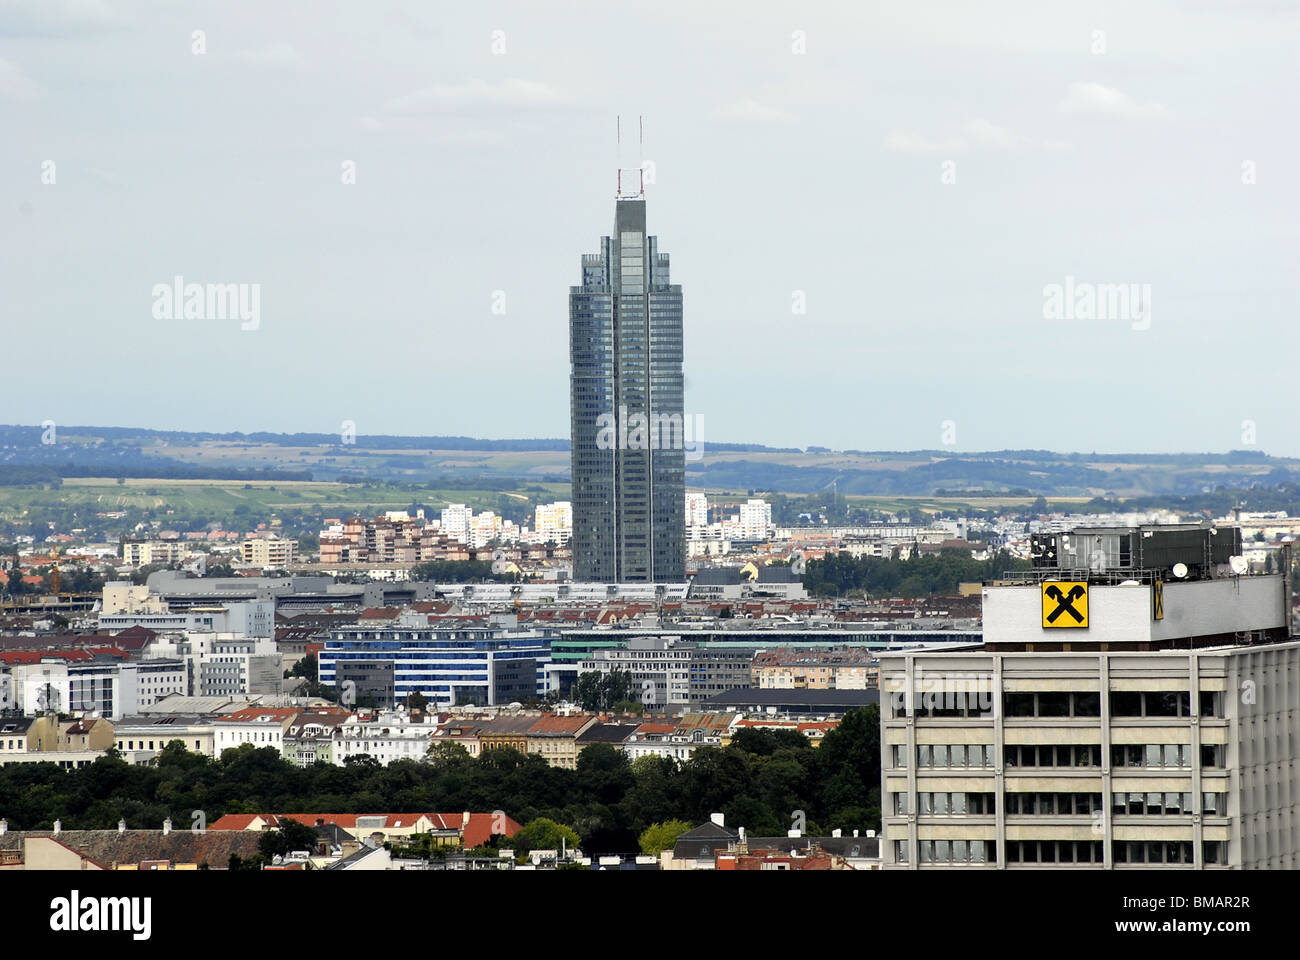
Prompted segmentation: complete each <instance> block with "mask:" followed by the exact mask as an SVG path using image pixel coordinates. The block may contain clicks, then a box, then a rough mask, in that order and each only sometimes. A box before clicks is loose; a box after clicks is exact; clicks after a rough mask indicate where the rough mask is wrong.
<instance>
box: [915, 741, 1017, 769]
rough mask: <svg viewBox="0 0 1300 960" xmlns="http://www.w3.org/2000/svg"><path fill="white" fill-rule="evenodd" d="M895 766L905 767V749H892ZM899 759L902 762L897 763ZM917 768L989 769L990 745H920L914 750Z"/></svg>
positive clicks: (990, 760)
mask: <svg viewBox="0 0 1300 960" xmlns="http://www.w3.org/2000/svg"><path fill="white" fill-rule="evenodd" d="M894 751H895V766H899V767H906V766H907V747H894ZM899 759H901V760H902V761H903V762H902V763H898V762H897V761H898V760H899ZM916 765H917V766H918V767H991V766H993V747H992V745H980V744H970V745H967V744H961V743H957V744H942V743H936V744H927V743H923V744H920V745H919V746H918V747H917V748H916Z"/></svg>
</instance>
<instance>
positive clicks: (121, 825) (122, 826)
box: [117, 820, 126, 833]
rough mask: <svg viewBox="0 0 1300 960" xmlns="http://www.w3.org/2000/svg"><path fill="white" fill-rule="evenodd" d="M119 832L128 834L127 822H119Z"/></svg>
mask: <svg viewBox="0 0 1300 960" xmlns="http://www.w3.org/2000/svg"><path fill="white" fill-rule="evenodd" d="M117 832H118V833H126V821H125V820H119V821H117Z"/></svg>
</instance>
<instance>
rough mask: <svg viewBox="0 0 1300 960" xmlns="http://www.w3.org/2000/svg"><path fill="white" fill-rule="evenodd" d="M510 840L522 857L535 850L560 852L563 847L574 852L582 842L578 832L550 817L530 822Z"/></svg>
mask: <svg viewBox="0 0 1300 960" xmlns="http://www.w3.org/2000/svg"><path fill="white" fill-rule="evenodd" d="M510 840H511V842H512V843H513V844H514V845H515V851H516V853H518V854H519V855H520V856H526V855H527V854H528V853H530V852H532V851H533V850H559V849H560V848H561V846H564V847H565V848H566V849H568V850H569V851H570V852H572V851H574V850H576V849H577V848H578V844H580V843H581V842H582V838H581V837H579V836H578V831H576V830H574V829H573V828H572V827H566V826H565V825H564V824H562V823H556V822H555V821H554V820H551V819H550V818H549V817H538V818H537V819H535V820H530V821H528V823H526V824H524V825H523V827H521V828H520V830H519V832H518V833H516V834H515V835H514V836H513V837H511V838H510Z"/></svg>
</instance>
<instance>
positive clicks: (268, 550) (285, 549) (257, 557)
mask: <svg viewBox="0 0 1300 960" xmlns="http://www.w3.org/2000/svg"><path fill="white" fill-rule="evenodd" d="M239 553H240V559H241V560H242V561H243V563H244V565H245V566H249V567H262V568H263V569H265V568H267V567H285V566H288V565H289V564H291V563H297V562H298V541H297V540H288V539H284V538H282V537H274V536H267V537H247V538H246V539H245V540H244V542H243V543H241V544H240V545H239Z"/></svg>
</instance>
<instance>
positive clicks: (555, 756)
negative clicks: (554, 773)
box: [524, 714, 597, 770]
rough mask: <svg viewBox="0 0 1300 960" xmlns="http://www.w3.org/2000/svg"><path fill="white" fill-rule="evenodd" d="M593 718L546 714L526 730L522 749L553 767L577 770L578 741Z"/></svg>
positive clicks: (591, 723)
mask: <svg viewBox="0 0 1300 960" xmlns="http://www.w3.org/2000/svg"><path fill="white" fill-rule="evenodd" d="M596 722H597V721H596V718H595V717H594V716H584V715H579V716H572V717H561V716H554V715H552V714H545V715H543V716H542V717H541V718H540V719H538V720H537V722H536V723H534V724H533V725H532V726H531V727H529V728H528V730H527V732H526V735H525V741H524V749H525V750H526V751H527V752H528V753H536V754H538V755H540V756H541V757H543V758H544V759H545V760H546V762H547V763H548V764H549V765H550V766H552V767H559V768H560V769H562V770H576V769H577V768H578V754H579V753H580V752H581V747H580V746H579V738H580V737H581V735H582V734H583V733H584V732H585V731H586V730H588V729H590V728H591V727H592V726H594V725H595V724H596Z"/></svg>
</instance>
